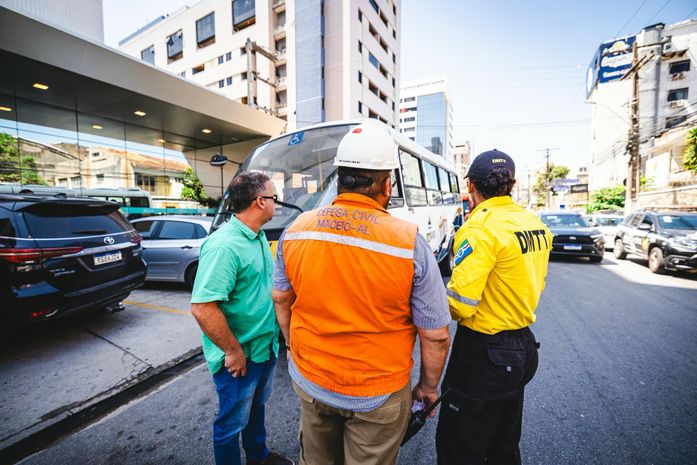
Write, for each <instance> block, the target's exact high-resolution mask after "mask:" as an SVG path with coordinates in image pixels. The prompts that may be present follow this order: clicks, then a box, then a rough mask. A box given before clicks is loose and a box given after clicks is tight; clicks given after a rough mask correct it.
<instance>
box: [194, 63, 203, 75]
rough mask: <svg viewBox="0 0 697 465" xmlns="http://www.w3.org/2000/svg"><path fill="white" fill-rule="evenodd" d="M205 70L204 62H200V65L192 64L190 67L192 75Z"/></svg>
mask: <svg viewBox="0 0 697 465" xmlns="http://www.w3.org/2000/svg"><path fill="white" fill-rule="evenodd" d="M205 70H206V64H205V63H201V64H200V65H198V66H194V67H193V68H191V74H192V75H194V74H198V73H200V72H201V71H205Z"/></svg>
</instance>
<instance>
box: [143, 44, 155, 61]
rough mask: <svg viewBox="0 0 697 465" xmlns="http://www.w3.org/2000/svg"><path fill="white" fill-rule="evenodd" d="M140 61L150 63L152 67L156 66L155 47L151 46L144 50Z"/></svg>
mask: <svg viewBox="0 0 697 465" xmlns="http://www.w3.org/2000/svg"><path fill="white" fill-rule="evenodd" d="M140 59H141V60H143V61H144V62H146V63H150V64H151V65H154V64H155V46H154V45H151V46H150V47H148V48H146V49H145V50H142V51H141V52H140Z"/></svg>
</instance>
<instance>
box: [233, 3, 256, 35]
mask: <svg viewBox="0 0 697 465" xmlns="http://www.w3.org/2000/svg"><path fill="white" fill-rule="evenodd" d="M254 6H255V5H254V0H232V27H233V29H235V30H236V31H239V30H241V29H244V28H245V27H248V26H251V25H252V24H254V23H255V22H256V16H255V9H254Z"/></svg>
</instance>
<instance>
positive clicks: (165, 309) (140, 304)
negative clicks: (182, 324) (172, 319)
mask: <svg viewBox="0 0 697 465" xmlns="http://www.w3.org/2000/svg"><path fill="white" fill-rule="evenodd" d="M123 303H124V304H126V305H135V306H136V307H142V308H147V309H148V310H158V311H160V312H169V313H176V314H177V315H191V312H189V311H186V310H179V309H176V308H169V307H161V306H159V305H152V304H146V303H145V302H136V301H133V300H124V301H123Z"/></svg>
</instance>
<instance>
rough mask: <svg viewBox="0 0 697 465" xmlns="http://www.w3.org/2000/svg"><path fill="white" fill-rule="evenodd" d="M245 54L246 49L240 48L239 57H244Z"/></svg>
mask: <svg viewBox="0 0 697 465" xmlns="http://www.w3.org/2000/svg"><path fill="white" fill-rule="evenodd" d="M246 54H247V47H240V56H244V55H246Z"/></svg>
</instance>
